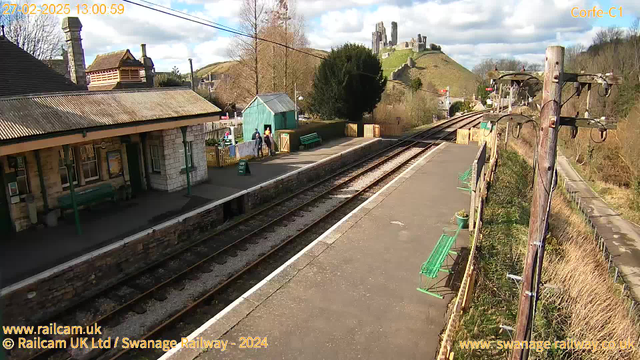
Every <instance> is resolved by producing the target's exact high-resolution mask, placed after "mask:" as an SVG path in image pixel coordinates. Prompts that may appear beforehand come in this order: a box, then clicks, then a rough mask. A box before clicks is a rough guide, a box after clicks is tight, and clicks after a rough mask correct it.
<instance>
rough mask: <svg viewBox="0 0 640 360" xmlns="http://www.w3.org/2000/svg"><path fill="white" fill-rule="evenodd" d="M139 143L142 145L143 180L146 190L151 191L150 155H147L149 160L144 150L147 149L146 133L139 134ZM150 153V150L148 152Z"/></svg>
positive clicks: (151, 170)
mask: <svg viewBox="0 0 640 360" xmlns="http://www.w3.org/2000/svg"><path fill="white" fill-rule="evenodd" d="M140 142H141V143H142V158H143V159H144V174H145V177H144V180H145V183H146V184H147V190H151V173H152V172H153V169H151V159H150V158H151V154H149V158H147V156H146V154H147V152H146V149H147V133H141V134H140ZM149 152H151V150H149Z"/></svg>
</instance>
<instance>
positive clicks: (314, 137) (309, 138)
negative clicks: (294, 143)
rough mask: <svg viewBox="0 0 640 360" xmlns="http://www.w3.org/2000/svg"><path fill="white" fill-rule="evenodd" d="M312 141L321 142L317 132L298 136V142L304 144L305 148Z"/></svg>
mask: <svg viewBox="0 0 640 360" xmlns="http://www.w3.org/2000/svg"><path fill="white" fill-rule="evenodd" d="M314 143H319V144H322V138H321V137H320V135H318V133H311V134H307V135H302V136H300V144H301V145H304V146H305V148H306V147H307V146H308V145H312V144H314Z"/></svg>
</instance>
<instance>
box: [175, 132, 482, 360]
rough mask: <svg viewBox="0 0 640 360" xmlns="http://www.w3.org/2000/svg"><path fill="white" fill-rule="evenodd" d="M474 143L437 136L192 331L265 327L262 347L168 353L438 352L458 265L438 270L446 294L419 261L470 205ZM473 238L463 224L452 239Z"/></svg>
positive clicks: (202, 359) (179, 359)
mask: <svg viewBox="0 0 640 360" xmlns="http://www.w3.org/2000/svg"><path fill="white" fill-rule="evenodd" d="M477 152H478V147H477V145H455V144H450V143H446V144H443V145H441V146H440V147H439V148H437V149H436V150H434V151H433V152H432V153H431V154H430V155H429V156H427V157H426V158H425V159H423V160H422V161H420V162H418V163H417V165H416V166H415V167H414V168H412V169H411V170H409V171H408V172H407V173H406V174H405V175H404V176H403V177H400V178H399V180H397V181H396V182H394V183H392V184H390V185H389V186H388V187H386V188H385V189H384V190H382V191H380V192H379V193H378V195H376V197H374V198H372V199H371V200H370V201H369V202H368V203H365V204H363V205H362V206H361V207H360V208H359V209H357V210H355V211H354V212H353V213H352V214H351V215H350V216H349V217H348V218H346V219H345V220H343V222H342V223H339V224H338V225H336V226H335V227H334V229H333V231H331V232H330V233H325V234H324V235H323V236H321V237H320V238H318V240H316V242H314V243H313V244H312V245H310V246H309V247H308V248H307V249H306V251H305V252H304V254H298V257H297V258H295V259H292V261H291V263H290V264H289V265H288V266H286V267H285V266H283V267H282V268H281V269H279V270H281V271H280V272H279V273H278V274H277V275H275V276H272V278H271V279H270V280H268V281H267V282H266V283H264V285H262V286H260V285H258V286H256V288H254V289H252V290H251V291H250V293H247V294H245V295H244V296H243V298H242V299H241V300H238V301H237V302H236V304H234V305H235V306H231V307H230V308H227V309H225V311H224V312H223V313H224V314H223V315H220V314H219V315H217V316H216V317H215V318H213V319H211V320H210V321H209V322H208V323H207V324H205V325H204V326H203V327H201V328H200V329H199V330H198V331H197V332H196V333H194V334H192V336H197V337H202V338H204V339H208V340H211V339H221V340H229V342H230V343H236V344H237V345H238V344H239V343H240V342H239V339H240V337H243V336H245V337H246V336H251V337H256V336H259V337H267V339H268V347H267V348H266V349H254V350H248V349H239V348H238V346H237V345H236V346H232V345H229V346H228V348H227V350H226V351H225V352H221V351H220V350H213V349H212V350H208V351H206V352H200V351H198V350H191V349H180V350H178V351H174V352H172V353H168V354H165V356H164V357H163V360H164V359H172V360H183V359H193V358H197V359H199V360H209V359H247V358H260V359H356V358H363V359H430V358H434V357H435V355H436V353H437V350H438V342H439V339H438V336H439V334H440V332H441V331H442V330H443V328H444V326H445V322H446V311H447V304H448V302H449V301H450V300H451V298H452V296H453V295H454V292H455V291H456V288H455V285H454V286H453V287H451V286H444V284H445V283H446V282H447V280H450V279H451V278H455V277H457V276H459V275H454V276H453V277H451V276H445V275H441V277H440V278H439V280H442V282H441V283H440V287H439V288H438V290H439V291H440V292H442V293H444V294H445V299H444V300H441V299H438V298H436V297H432V296H429V295H426V294H424V293H421V292H419V291H417V290H416V287H417V286H418V280H419V276H418V271H419V270H420V266H421V264H422V263H423V262H424V261H426V259H427V258H428V256H429V254H430V252H431V250H432V249H433V247H434V246H435V243H436V242H437V240H438V238H439V237H440V235H441V234H442V229H443V228H444V227H452V226H453V227H455V224H454V222H453V215H454V213H455V212H457V211H458V210H460V209H467V211H468V209H469V202H470V195H469V194H468V193H466V192H464V191H461V190H458V189H457V186H458V185H459V184H458V175H459V174H460V173H462V172H464V171H465V170H467V169H468V168H469V167H470V165H471V163H472V162H473V160H474V158H475V156H476V153H477ZM468 241H469V233H468V231H466V230H463V231H461V232H460V234H459V236H458V241H457V244H456V246H457V247H459V248H464V247H466V246H468ZM458 260H460V259H458ZM449 263H451V262H449ZM462 272H464V266H462V267H461V268H460V270H458V273H462ZM454 283H455V281H454Z"/></svg>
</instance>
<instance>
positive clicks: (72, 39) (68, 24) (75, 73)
mask: <svg viewBox="0 0 640 360" xmlns="http://www.w3.org/2000/svg"><path fill="white" fill-rule="evenodd" d="M81 30H82V23H81V22H80V19H78V18H77V17H66V18H64V19H63V20H62V31H63V32H64V37H65V40H66V41H67V48H68V51H69V52H68V54H67V58H68V62H69V75H70V76H71V81H73V82H74V83H76V84H78V85H79V86H83V87H85V88H86V87H87V75H86V73H85V66H84V50H83V49H82V38H81V37H80V31H81Z"/></svg>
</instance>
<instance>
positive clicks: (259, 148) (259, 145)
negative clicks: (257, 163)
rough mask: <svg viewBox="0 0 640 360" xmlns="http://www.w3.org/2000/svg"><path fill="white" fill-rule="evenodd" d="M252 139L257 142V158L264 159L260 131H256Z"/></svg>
mask: <svg viewBox="0 0 640 360" xmlns="http://www.w3.org/2000/svg"><path fill="white" fill-rule="evenodd" d="M251 139H252V140H255V141H256V143H255V146H256V157H262V136H260V132H259V131H258V129H256V132H255V133H254V134H253V136H252V137H251Z"/></svg>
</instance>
